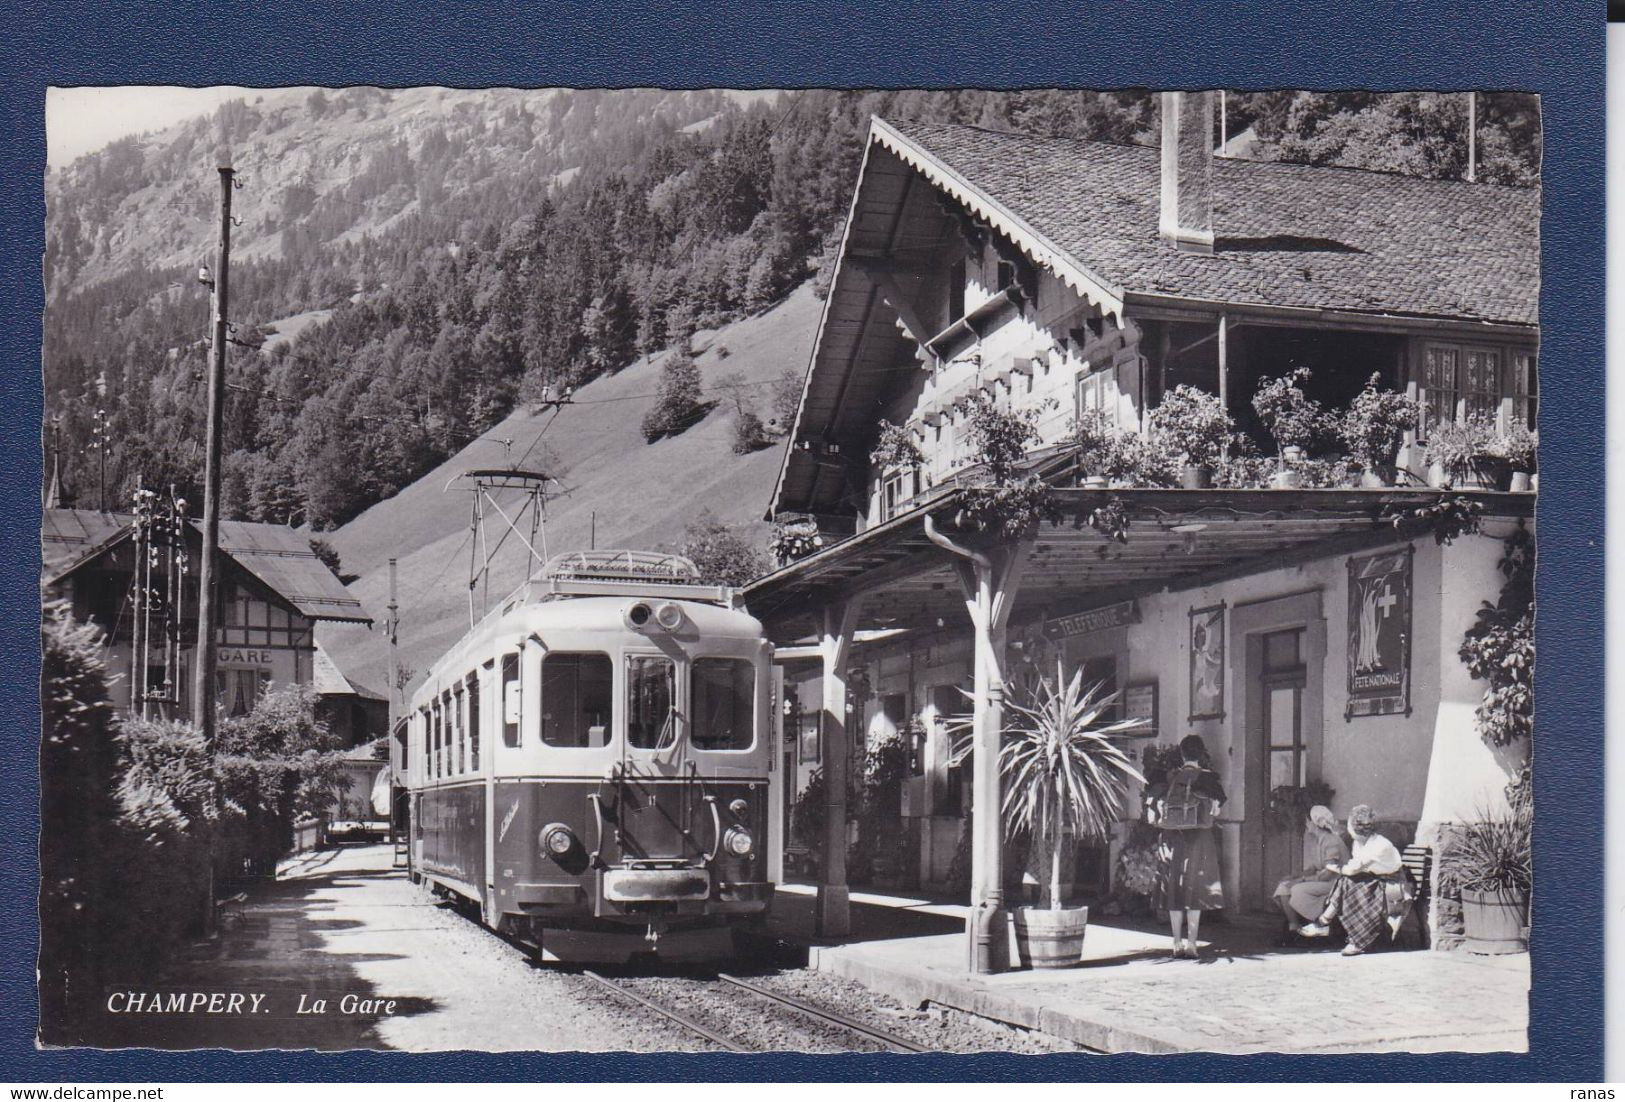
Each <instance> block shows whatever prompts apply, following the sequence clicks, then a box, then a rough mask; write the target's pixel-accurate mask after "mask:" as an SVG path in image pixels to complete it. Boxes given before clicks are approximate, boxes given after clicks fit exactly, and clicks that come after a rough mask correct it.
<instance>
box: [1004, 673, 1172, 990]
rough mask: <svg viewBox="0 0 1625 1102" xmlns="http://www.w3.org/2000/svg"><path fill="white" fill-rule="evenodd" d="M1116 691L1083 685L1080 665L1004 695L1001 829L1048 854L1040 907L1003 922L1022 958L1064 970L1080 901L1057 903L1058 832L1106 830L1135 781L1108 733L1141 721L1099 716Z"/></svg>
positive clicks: (1073, 951)
mask: <svg viewBox="0 0 1625 1102" xmlns="http://www.w3.org/2000/svg"><path fill="white" fill-rule="evenodd" d="M1116 697H1117V694H1116V693H1108V692H1106V691H1105V686H1104V684H1103V683H1096V684H1093V685H1089V686H1087V687H1086V686H1085V685H1084V683H1083V671H1082V669H1081V668H1080V669H1078V670H1076V671H1074V672H1073V674H1072V676H1071V678H1070V679H1068V678H1067V677H1066V676H1065V673H1064V671H1063V670H1062V668H1061V664H1060V662H1059V661H1057V662H1056V669H1055V678H1054V679H1053V680H1051V679H1050V678H1049V677H1048V676H1041V677H1040V678H1039V682H1038V685H1037V687H1036V688H1035V690H1034V692H1033V694H1032V697H1031V699H1030V700H1029V701H1028V702H1026V703H1023V702H1020V701H1014V700H1013V701H1010V702H1009V707H1010V709H1011V711H1012V712H1013V713H1014V719H1015V722H1014V723H1013V724H1011V725H1010V726H1009V727H1008V728H1006V730H1005V732H1004V736H1005V737H1004V742H1003V745H1002V746H1001V747H1000V750H999V772H1000V775H1001V776H1002V777H1003V780H1004V807H1003V811H1004V826H1005V831H1006V833H1007V834H1008V835H1011V836H1014V835H1017V834H1021V833H1024V832H1025V833H1027V834H1029V835H1030V836H1031V837H1032V838H1033V839H1034V841H1035V842H1037V843H1041V844H1042V845H1043V846H1044V848H1045V852H1047V853H1048V854H1049V883H1048V885H1047V890H1046V893H1045V894H1046V899H1047V902H1048V904H1049V906H1048V907H1018V908H1017V909H1016V911H1015V913H1014V915H1013V916H1012V917H1013V920H1014V925H1015V930H1016V949H1017V953H1018V955H1019V957H1020V960H1021V962H1022V964H1024V965H1027V966H1029V967H1033V968H1067V967H1070V966H1071V965H1074V964H1076V963H1077V962H1078V961H1079V959H1080V958H1081V957H1082V955H1083V936H1084V932H1085V930H1086V928H1087V926H1088V922H1089V908H1087V907H1063V906H1062V905H1061V855H1062V852H1063V850H1064V849H1065V845H1066V842H1067V840H1068V839H1071V840H1072V841H1074V842H1079V841H1100V840H1103V839H1105V838H1106V837H1107V836H1108V834H1109V832H1110V831H1111V828H1112V824H1113V823H1114V822H1116V820H1117V813H1118V810H1119V808H1121V807H1122V805H1123V801H1124V799H1125V797H1126V796H1127V794H1128V787H1129V782H1130V781H1144V779H1145V778H1144V777H1143V776H1142V775H1141V774H1140V771H1139V770H1138V769H1136V768H1135V767H1134V763H1133V761H1132V760H1131V759H1130V758H1129V756H1128V754H1127V753H1126V752H1125V751H1124V750H1123V748H1122V747H1120V746H1119V745H1118V744H1117V742H1116V736H1118V735H1121V734H1124V733H1125V732H1128V731H1131V730H1135V729H1137V728H1139V727H1142V726H1144V724H1145V722H1146V721H1145V720H1144V719H1124V720H1106V719H1105V716H1106V713H1107V710H1108V709H1109V708H1110V707H1111V706H1112V704H1113V702H1114V701H1115V700H1116Z"/></svg>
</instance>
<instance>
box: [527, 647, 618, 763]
mask: <svg viewBox="0 0 1625 1102" xmlns="http://www.w3.org/2000/svg"><path fill="white" fill-rule="evenodd" d="M614 682H615V668H614V666H613V665H612V664H611V663H610V659H609V655H607V654H598V653H591V652H589V653H584V654H569V653H565V652H556V653H549V654H548V655H547V656H546V657H545V658H543V659H542V741H543V742H544V743H546V744H547V745H548V746H565V747H577V748H595V747H599V746H604V745H606V744H607V743H608V742H609V730H610V727H609V724H610V702H611V701H612V700H613V699H614Z"/></svg>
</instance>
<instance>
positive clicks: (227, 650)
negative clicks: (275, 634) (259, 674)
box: [216, 647, 274, 666]
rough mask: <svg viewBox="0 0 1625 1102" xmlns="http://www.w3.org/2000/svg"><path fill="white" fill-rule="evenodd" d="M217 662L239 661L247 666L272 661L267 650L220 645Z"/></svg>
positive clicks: (270, 662)
mask: <svg viewBox="0 0 1625 1102" xmlns="http://www.w3.org/2000/svg"><path fill="white" fill-rule="evenodd" d="M216 661H218V662H239V663H242V664H243V665H247V666H269V665H271V664H272V663H273V661H274V660H273V659H272V657H271V652H270V651H268V650H249V649H247V648H244V647H221V648H220V651H219V657H218V658H217V659H216Z"/></svg>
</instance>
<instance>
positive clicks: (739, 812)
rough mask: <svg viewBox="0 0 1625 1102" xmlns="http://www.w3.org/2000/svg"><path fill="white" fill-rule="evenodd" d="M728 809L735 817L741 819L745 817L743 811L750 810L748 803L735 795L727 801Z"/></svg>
mask: <svg viewBox="0 0 1625 1102" xmlns="http://www.w3.org/2000/svg"><path fill="white" fill-rule="evenodd" d="M728 810H729V811H730V812H732V813H733V817H734V818H735V819H743V818H744V817H745V812H747V811H749V810H750V805H749V804H747V803H746V802H745V801H744V800H743V799H740V798H739V797H737V796H736V797H735V798H734V799H732V800H729V801H728Z"/></svg>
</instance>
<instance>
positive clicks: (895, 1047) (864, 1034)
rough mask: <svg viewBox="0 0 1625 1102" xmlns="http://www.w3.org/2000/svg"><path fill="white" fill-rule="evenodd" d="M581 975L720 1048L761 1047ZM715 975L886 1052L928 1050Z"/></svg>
mask: <svg viewBox="0 0 1625 1102" xmlns="http://www.w3.org/2000/svg"><path fill="white" fill-rule="evenodd" d="M581 975H583V976H586V977H587V978H588V979H590V980H593V981H594V982H596V983H597V984H600V985H602V986H603V987H606V988H608V989H609V990H611V991H613V992H614V993H615V994H616V995H618V996H620V997H621V998H623V999H625V1000H627V1001H629V1002H633V1003H636V1004H637V1005H639V1006H641V1007H643V1008H644V1009H646V1010H649V1011H651V1012H653V1013H654V1014H657V1015H659V1016H660V1017H662V1018H665V1019H666V1020H668V1021H671V1022H674V1023H676V1024H677V1025H679V1026H681V1027H683V1028H684V1029H686V1030H688V1031H689V1032H691V1033H695V1034H697V1035H699V1036H700V1037H703V1038H705V1039H706V1040H707V1041H709V1042H711V1043H712V1044H714V1045H717V1046H719V1047H721V1048H722V1049H723V1050H724V1051H727V1052H757V1051H763V1050H762V1049H761V1048H757V1047H751V1046H749V1045H746V1044H742V1043H740V1042H739V1041H738V1040H737V1039H735V1038H733V1037H730V1036H728V1035H726V1034H723V1033H719V1032H717V1031H716V1030H714V1029H712V1028H710V1027H709V1026H707V1025H705V1024H703V1023H701V1022H698V1021H695V1020H694V1019H693V1018H692V1017H690V1016H689V1015H687V1014H684V1013H682V1012H679V1011H677V1010H673V1009H672V1008H670V1007H669V1006H664V1005H661V1004H660V1003H657V1002H655V1001H654V1000H652V999H649V998H647V997H646V996H644V995H642V994H640V993H638V992H637V991H634V990H632V988H631V987H629V986H628V985H627V984H625V983H617V982H615V981H614V980H610V979H606V978H605V977H603V976H601V975H599V974H598V973H597V972H593V971H590V970H584V971H582V972H581ZM716 978H717V980H718V981H719V982H721V983H723V984H726V985H728V986H729V987H731V988H734V989H738V990H742V991H745V992H748V993H749V994H750V995H752V996H754V997H756V998H757V999H758V1000H760V1001H762V1002H765V1003H770V1004H772V1005H774V1006H776V1007H778V1008H780V1009H781V1010H782V1011H785V1012H787V1014H788V1015H789V1016H795V1015H799V1016H801V1017H804V1018H809V1019H812V1020H813V1021H815V1022H818V1023H821V1024H822V1025H824V1026H832V1027H835V1028H836V1029H838V1030H842V1031H845V1032H846V1033H848V1034H853V1035H855V1036H857V1037H861V1038H863V1039H864V1040H866V1041H868V1042H870V1043H873V1044H878V1045H880V1046H881V1047H882V1048H884V1049H885V1050H886V1051H889V1052H926V1051H929V1050H928V1049H926V1048H925V1046H923V1045H918V1044H915V1043H914V1042H913V1041H910V1040H909V1039H907V1038H906V1037H899V1036H897V1035H896V1034H895V1033H890V1032H888V1031H886V1030H883V1029H878V1028H876V1027H874V1026H871V1025H868V1024H866V1023H864V1022H860V1021H858V1020H857V1019H855V1018H851V1017H848V1016H847V1015H845V1014H841V1013H839V1012H837V1011H834V1010H830V1009H828V1008H826V1007H821V1006H815V1005H814V1004H812V1003H809V1002H805V1001H804V1000H801V999H798V998H795V997H793V996H790V995H785V994H783V993H781V992H778V991H770V990H768V989H767V988H765V987H761V986H758V985H757V984H754V983H751V982H750V981H748V980H742V979H740V978H739V977H737V976H730V975H728V974H727V973H725V972H721V973H718V974H717V976H716ZM774 1047H780V1046H774Z"/></svg>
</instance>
